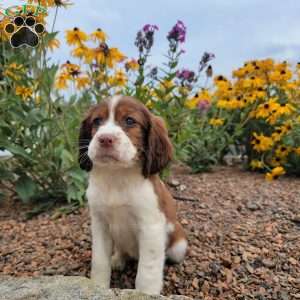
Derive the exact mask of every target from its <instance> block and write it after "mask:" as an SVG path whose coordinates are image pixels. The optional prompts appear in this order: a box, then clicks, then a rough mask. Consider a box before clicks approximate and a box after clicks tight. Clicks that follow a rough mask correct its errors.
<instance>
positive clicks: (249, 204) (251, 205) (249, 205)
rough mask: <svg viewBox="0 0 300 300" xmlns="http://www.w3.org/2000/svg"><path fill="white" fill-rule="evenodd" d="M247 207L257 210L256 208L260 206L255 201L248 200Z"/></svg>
mask: <svg viewBox="0 0 300 300" xmlns="http://www.w3.org/2000/svg"><path fill="white" fill-rule="evenodd" d="M246 207H247V208H248V209H249V210H252V211H256V210H259V209H260V207H259V206H258V205H257V204H256V203H255V202H253V201H248V202H247V203H246Z"/></svg>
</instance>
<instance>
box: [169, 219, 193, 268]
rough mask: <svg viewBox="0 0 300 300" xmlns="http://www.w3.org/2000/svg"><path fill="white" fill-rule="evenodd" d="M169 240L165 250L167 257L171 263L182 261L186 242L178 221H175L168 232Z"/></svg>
mask: <svg viewBox="0 0 300 300" xmlns="http://www.w3.org/2000/svg"><path fill="white" fill-rule="evenodd" d="M169 241H170V242H169V246H168V248H167V252H166V255H167V259H168V260H170V261H171V262H173V263H180V262H182V261H183V259H184V257H185V254H186V251H187V246H188V242H187V239H186V235H185V233H184V231H183V228H182V226H181V224H180V223H178V222H176V224H175V228H174V231H173V232H172V233H170V236H169Z"/></svg>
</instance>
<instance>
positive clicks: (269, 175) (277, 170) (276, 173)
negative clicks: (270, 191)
mask: <svg viewBox="0 0 300 300" xmlns="http://www.w3.org/2000/svg"><path fill="white" fill-rule="evenodd" d="M284 174H285V170H284V168H283V167H276V168H274V169H272V171H271V172H268V173H267V174H266V179H267V180H269V181H271V180H273V179H278V177H279V176H281V175H284Z"/></svg>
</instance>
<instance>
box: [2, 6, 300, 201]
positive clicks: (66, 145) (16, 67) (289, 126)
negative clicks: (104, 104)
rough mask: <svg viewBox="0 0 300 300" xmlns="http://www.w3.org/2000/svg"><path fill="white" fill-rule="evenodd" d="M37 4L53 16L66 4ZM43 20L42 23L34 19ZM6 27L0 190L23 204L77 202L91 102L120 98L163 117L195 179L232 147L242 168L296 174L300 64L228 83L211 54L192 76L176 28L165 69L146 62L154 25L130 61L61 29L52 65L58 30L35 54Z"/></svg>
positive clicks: (268, 66) (97, 35) (95, 40)
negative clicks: (59, 55)
mask: <svg viewBox="0 0 300 300" xmlns="http://www.w3.org/2000/svg"><path fill="white" fill-rule="evenodd" d="M38 2H39V1H29V3H38ZM41 4H42V5H44V6H46V7H48V8H51V7H52V8H55V10H56V14H57V11H58V9H59V8H60V7H66V6H68V5H69V4H70V3H69V2H66V1H62V0H45V1H41ZM20 14H22V12H20ZM46 17H47V16H46V15H41V16H39V18H40V19H39V22H42V23H45V18H46ZM55 19H56V18H55ZM9 21H10V19H9V18H3V19H2V21H1V22H0V32H1V37H0V43H1V49H2V52H1V55H0V113H1V119H0V149H7V150H9V151H10V152H12V153H13V154H14V158H13V159H10V160H9V161H5V162H1V163H0V178H1V183H0V184H1V186H2V187H4V188H5V189H7V190H11V191H12V192H14V193H17V194H18V196H19V197H20V198H21V199H22V200H23V201H29V200H39V201H41V200H49V199H50V200H52V199H63V200H65V199H67V200H68V201H74V202H75V203H79V204H82V203H83V201H84V191H85V185H86V174H85V173H84V172H82V171H81V170H80V168H79V166H78V163H77V154H78V141H77V136H78V130H79V125H80V121H81V119H82V116H83V115H84V113H85V111H86V110H87V108H88V107H89V106H90V105H92V104H94V103H97V102H100V101H102V100H103V99H104V98H105V97H107V96H110V95H114V94H119V93H122V94H125V95H131V96H134V97H136V98H138V99H139V100H140V101H142V102H143V103H144V104H145V105H146V106H147V107H148V108H149V109H151V110H152V111H153V113H155V114H157V115H159V116H161V117H163V118H164V119H165V121H166V124H167V126H168V129H169V133H170V136H171V138H172V140H173V144H174V146H175V150H176V151H175V153H176V159H178V160H181V161H183V162H185V163H187V164H188V165H189V166H190V167H191V168H192V170H193V171H194V172H199V171H204V170H209V169H210V167H211V166H212V165H215V164H217V163H220V162H222V159H223V156H224V155H225V154H226V153H228V151H229V149H232V146H233V145H235V146H236V147H237V148H239V149H240V148H243V147H244V148H245V153H242V154H243V155H246V156H247V157H248V166H249V169H250V168H251V169H253V170H257V169H258V170H262V171H264V172H266V178H267V179H270V180H272V179H274V178H278V177H279V176H280V175H283V174H285V173H292V174H299V173H300V140H299V139H300V138H299V132H300V125H299V124H300V118H299V109H300V108H299V87H300V67H299V66H297V67H296V69H295V70H292V69H291V66H290V65H289V64H288V63H287V62H283V63H276V62H274V61H273V60H271V59H266V60H261V61H252V62H248V63H246V64H245V66H244V67H242V68H240V69H238V70H235V71H234V72H233V77H232V80H230V79H227V78H225V77H224V76H221V75H220V76H216V77H215V78H214V79H213V68H212V66H211V61H212V60H213V59H214V55H213V54H212V53H208V52H205V53H204V54H203V55H202V57H201V59H200V62H199V63H198V65H197V67H196V68H195V70H190V69H187V68H183V67H181V65H180V60H181V58H182V56H183V55H184V54H185V51H184V49H183V46H184V42H185V40H186V31H187V29H186V26H185V25H184V23H183V22H182V21H178V22H177V23H176V24H175V25H174V26H173V27H172V28H171V30H170V31H169V32H168V33H167V35H166V38H167V40H168V49H167V51H166V55H165V57H166V59H165V62H164V63H163V64H162V66H153V65H151V54H152V48H153V44H154V43H155V37H156V35H157V34H158V33H159V28H158V26H157V25H153V24H146V25H145V26H144V27H143V28H142V29H141V30H139V31H138V32H137V35H136V38H135V41H134V44H135V46H136V48H137V57H136V58H128V57H127V56H126V55H125V54H123V53H122V51H120V50H119V49H118V48H117V47H115V46H113V45H110V44H109V39H108V36H107V34H106V33H105V32H104V31H103V30H102V29H100V28H98V29H96V30H95V31H94V32H92V33H90V34H88V33H86V32H84V31H83V30H82V29H81V28H78V27H74V28H73V29H70V30H67V31H66V42H67V44H68V45H69V46H70V47H71V58H70V59H69V60H67V61H66V62H65V63H63V64H61V65H60V66H57V65H55V64H53V63H52V62H51V61H50V60H49V59H48V57H49V56H48V54H47V53H48V52H49V51H54V50H55V48H58V47H59V45H60V43H59V41H58V40H57V39H56V35H57V33H56V32H53V30H52V32H46V33H45V34H44V35H43V37H42V39H41V42H40V44H39V46H38V47H36V48H23V47H22V48H21V49H12V48H11V47H10V45H9V43H8V36H6V35H5V34H4V31H3V28H4V26H5V24H7V22H9ZM52 28H54V24H53V25H52ZM63 90H65V92H62V91H63ZM241 146H242V147H241Z"/></svg>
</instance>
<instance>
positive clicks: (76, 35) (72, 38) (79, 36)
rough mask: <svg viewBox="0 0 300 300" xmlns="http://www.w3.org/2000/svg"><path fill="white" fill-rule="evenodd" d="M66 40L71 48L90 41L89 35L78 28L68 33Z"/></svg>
mask: <svg viewBox="0 0 300 300" xmlns="http://www.w3.org/2000/svg"><path fill="white" fill-rule="evenodd" d="M66 40H67V43H68V45H70V46H72V45H74V46H80V45H81V44H82V43H83V42H86V41H87V40H88V35H87V34H86V33H85V32H83V31H81V30H80V29H79V28H78V27H74V29H73V30H67V31H66Z"/></svg>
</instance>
